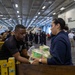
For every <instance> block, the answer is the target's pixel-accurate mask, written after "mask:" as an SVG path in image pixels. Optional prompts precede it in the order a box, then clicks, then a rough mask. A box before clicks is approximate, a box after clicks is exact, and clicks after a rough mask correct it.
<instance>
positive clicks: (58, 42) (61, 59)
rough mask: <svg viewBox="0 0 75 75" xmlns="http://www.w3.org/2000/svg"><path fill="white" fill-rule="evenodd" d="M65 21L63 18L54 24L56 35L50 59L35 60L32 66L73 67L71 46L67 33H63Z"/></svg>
mask: <svg viewBox="0 0 75 75" xmlns="http://www.w3.org/2000/svg"><path fill="white" fill-rule="evenodd" d="M64 27H65V21H64V20H63V19H62V18H58V19H54V20H53V22H52V28H51V31H52V34H53V35H55V36H54V39H53V42H52V43H51V44H52V45H51V48H50V54H51V56H52V57H50V58H47V59H46V58H40V59H35V60H34V61H33V63H32V64H38V63H39V62H41V63H42V64H48V65H73V64H72V57H71V44H70V41H69V38H68V36H67V34H66V32H64V31H63V29H64Z"/></svg>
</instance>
